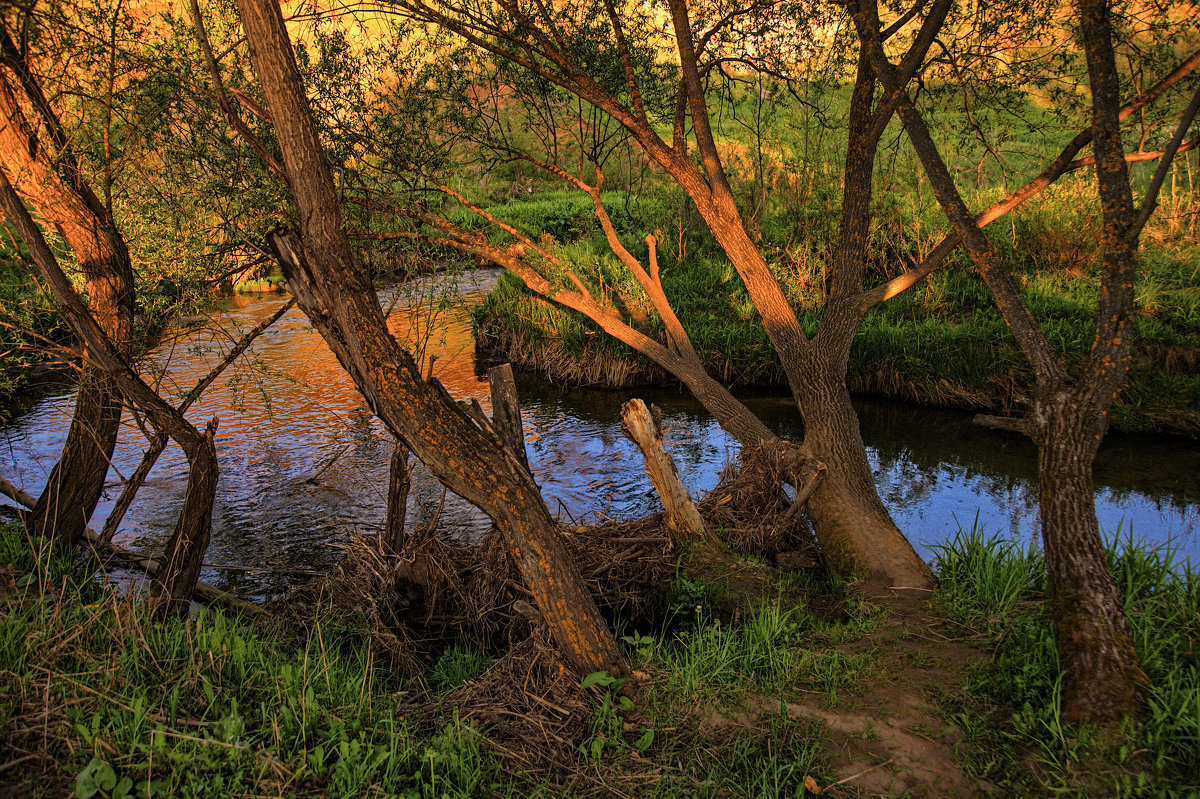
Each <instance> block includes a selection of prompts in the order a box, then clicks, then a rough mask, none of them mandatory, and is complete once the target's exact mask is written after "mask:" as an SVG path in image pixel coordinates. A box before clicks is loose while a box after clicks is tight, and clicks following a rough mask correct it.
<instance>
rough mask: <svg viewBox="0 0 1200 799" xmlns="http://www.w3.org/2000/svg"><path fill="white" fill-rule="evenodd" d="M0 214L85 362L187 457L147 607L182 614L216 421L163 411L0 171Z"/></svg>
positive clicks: (195, 557) (205, 508) (212, 474)
mask: <svg viewBox="0 0 1200 799" xmlns="http://www.w3.org/2000/svg"><path fill="white" fill-rule="evenodd" d="M0 208H2V209H3V213H4V216H5V218H6V219H7V220H8V221H9V223H10V224H12V225H13V227H15V228H16V229H17V231H18V233H19V234H20V236H21V239H22V240H23V241H24V242H25V246H26V247H28V248H29V251H30V253H31V254H32V256H33V261H34V263H35V264H37V266H38V269H39V270H40V272H41V275H42V278H43V279H44V280H45V282H46V285H47V286H48V287H49V289H50V293H51V294H52V295H53V296H54V300H55V302H56V304H57V305H58V306H59V309H60V310H61V311H62V314H63V316H64V318H65V319H66V320H67V323H68V324H69V325H70V326H71V330H72V331H73V332H74V333H75V335H76V336H78V337H79V338H80V340H82V341H83V342H84V343H85V344H86V345H87V352H88V358H89V359H91V360H92V361H93V362H94V363H95V364H96V365H97V367H98V369H100V370H102V371H103V372H104V374H105V375H107V377H108V378H109V379H110V380H111V381H112V382H113V384H114V385H115V386H116V387H117V388H118V389H119V390H120V392H121V394H122V395H123V396H124V397H125V398H127V399H128V400H129V401H130V402H132V403H134V404H136V405H137V406H139V407H141V408H142V409H143V410H144V411H145V412H146V413H147V415H149V416H150V420H151V422H152V423H153V424H154V425H155V426H156V427H158V428H159V429H160V430H163V431H166V432H167V433H168V434H169V435H170V436H171V437H172V438H174V439H175V440H176V441H178V442H179V444H180V446H181V447H183V451H184V453H185V454H186V455H187V458H188V463H189V465H190V466H191V467H192V468H191V469H190V470H189V472H188V485H187V489H186V491H185V494H184V497H185V499H184V506H183V509H182V510H181V512H180V515H179V521H178V523H177V525H176V527H175V531H174V533H173V534H172V535H171V538H170V540H168V542H167V547H166V552H165V553H164V555H163V559H162V570H161V571H160V572H159V573H158V574H157V575H156V576H155V579H154V581H153V583H152V584H151V588H150V600H151V603H152V604H153V605H155V606H156V607H158V608H161V609H162V611H163V612H170V611H178V612H186V610H187V608H188V607H189V604H190V600H191V596H192V593H193V591H194V590H195V588H196V582H197V579H198V578H199V574H200V565H201V563H202V562H203V559H204V552H205V550H206V549H207V547H208V538H209V529H210V524H211V520H212V508H213V499H214V494H215V492H216V487H217V459H216V451H215V450H214V449H213V443H212V436H213V431H214V430H215V428H216V420H214V421H213V422H212V423H211V424H210V425H209V427H208V430H207V431H206V432H205V433H204V434H203V435H201V434H200V433H199V432H198V431H197V430H196V428H195V427H193V426H192V425H191V424H190V423H189V422H188V421H187V420H186V419H185V418H184V417H183V414H182V413H180V412H179V411H178V410H176V409H175V408H173V407H171V406H170V405H168V404H167V403H166V402H165V401H164V400H163V399H162V398H161V397H159V396H158V394H156V393H155V392H154V391H153V390H152V389H151V388H150V387H149V386H147V385H146V384H145V382H143V381H142V379H141V378H140V377H138V376H137V374H135V373H134V371H133V369H131V368H130V367H129V365H128V364H127V363H126V362H125V360H124V357H123V355H122V353H121V352H120V351H119V350H118V349H117V347H116V346H115V345H114V344H113V343H112V342H111V341H110V340H109V339H108V337H107V335H106V334H105V332H104V331H103V330H102V329H101V328H100V325H99V324H98V323H97V321H96V319H94V318H93V317H92V315H91V313H90V312H89V310H88V308H87V306H86V305H84V303H83V300H81V299H80V298H79V296H78V295H77V294H76V293H75V289H74V287H72V285H71V281H70V280H69V279H68V278H67V276H66V275H65V274H64V273H63V271H62V269H61V268H60V267H59V265H58V261H57V259H56V258H55V257H54V253H53V252H52V251H51V249H50V247H49V245H47V244H46V241H45V239H44V238H43V237H42V233H41V230H39V229H38V227H37V225H35V224H34V222H33V219H32V218H31V217H30V216H29V212H28V211H27V210H26V208H25V205H24V203H23V202H22V200H21V198H20V197H18V196H17V193H16V191H15V190H14V188H13V186H12V185H11V183H10V182H9V180H8V177H7V175H6V174H5V170H3V169H0Z"/></svg>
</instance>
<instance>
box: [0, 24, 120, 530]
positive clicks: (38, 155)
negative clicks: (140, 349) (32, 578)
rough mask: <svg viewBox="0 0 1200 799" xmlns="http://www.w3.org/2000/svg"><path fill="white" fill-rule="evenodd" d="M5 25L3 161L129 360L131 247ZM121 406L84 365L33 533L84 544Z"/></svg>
mask: <svg viewBox="0 0 1200 799" xmlns="http://www.w3.org/2000/svg"><path fill="white" fill-rule="evenodd" d="M9 24H10V21H9V18H8V15H7V13H0V127H2V129H0V163H3V165H4V168H5V169H6V170H7V171H8V173H9V174H10V175H12V179H13V183H14V184H15V185H16V187H17V189H18V190H19V191H20V193H21V194H22V195H23V196H24V197H25V198H26V199H27V200H29V201H30V202H31V203H32V204H33V205H35V206H36V207H37V208H39V209H40V211H41V213H42V214H43V217H44V218H45V219H46V221H47V222H48V223H49V224H50V225H52V226H53V227H54V228H55V229H57V230H58V231H60V232H61V235H62V236H63V238H64V239H65V240H66V242H67V244H68V246H70V247H71V249H72V250H73V251H74V253H75V257H76V259H77V260H78V262H79V265H80V267H81V269H82V270H83V273H84V276H85V279H86V282H87V291H88V297H89V302H90V305H91V310H92V313H93V314H94V315H95V319H96V320H97V321H98V323H99V325H100V327H101V329H102V330H103V331H104V333H105V335H106V336H107V337H108V339H109V340H110V341H111V342H112V343H113V345H114V346H115V347H116V348H117V350H118V351H119V352H122V353H125V354H128V352H129V346H130V344H131V342H132V324H133V314H134V288H133V269H132V266H131V265H130V261H129V251H128V249H127V248H126V247H125V243H124V240H123V239H122V238H121V236H120V234H119V233H117V230H116V227H115V225H114V223H113V219H112V215H111V213H110V209H109V208H106V207H105V205H104V204H103V203H102V202H101V201H100V199H99V198H98V197H97V196H96V194H95V193H94V192H93V191H92V189H91V187H90V186H89V185H88V183H87V181H86V180H85V178H84V175H83V173H82V171H81V168H80V163H79V159H78V157H77V154H76V151H75V149H74V148H73V146H72V143H71V139H70V137H69V136H68V134H67V132H66V131H65V130H64V128H63V125H62V123H61V122H60V121H59V118H58V116H57V115H56V114H55V111H54V109H53V108H52V107H51V105H50V103H49V102H48V101H47V99H46V97H45V95H44V94H43V92H42V88H41V85H40V84H39V82H38V80H37V78H36V76H35V75H34V74H33V71H32V70H31V68H30V65H29V63H28V61H27V59H26V53H25V52H24V51H23V50H22V48H21V47H19V46H18V45H17V43H16V42H15V41H14V40H13V38H12V36H11V35H10V32H9ZM26 24H28V20H26ZM19 97H23V98H24V100H23V102H24V103H25V104H26V106H27V107H28V108H29V109H30V110H31V111H32V120H31V119H30V118H29V117H27V116H26V114H25V113H24V111H23V110H22V108H21V102H22V101H21V100H19V99H18V98H19ZM121 405H122V403H121V397H120V395H119V393H118V391H117V388H116V386H115V385H114V384H113V382H112V380H111V378H110V376H109V375H107V374H106V373H105V372H104V371H103V370H102V369H98V368H96V367H95V366H93V365H90V364H89V365H86V366H85V367H84V369H83V373H82V374H81V376H80V383H79V394H78V398H77V400H76V404H75V414H74V417H73V418H72V421H71V427H70V430H69V431H68V433H67V440H66V444H65V445H64V447H63V452H62V455H61V457H60V458H59V460H58V462H57V463H56V464H55V465H54V468H53V470H51V472H50V477H49V479H48V480H47V483H46V487H45V488H44V489H43V490H42V493H41V496H40V497H38V501H37V504H36V505H35V507H34V509H33V510H32V511H31V512H30V514H29V516H28V518H27V521H26V523H27V525H28V526H29V529H30V530H33V531H35V532H37V533H39V534H40V533H45V534H47V535H49V536H51V537H52V538H53V539H55V540H57V541H60V542H63V543H65V544H68V545H71V544H74V543H76V542H78V541H79V540H80V539H81V538H82V536H83V531H84V529H85V527H86V526H87V522H88V519H89V518H90V517H91V515H92V512H93V511H94V510H95V508H96V503H97V501H99V499H100V493H101V491H102V490H103V488H104V479H105V476H106V475H107V474H108V464H109V460H110V459H111V457H112V452H113V447H114V446H115V444H116V440H117V429H118V426H119V424H120V421H121Z"/></svg>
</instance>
